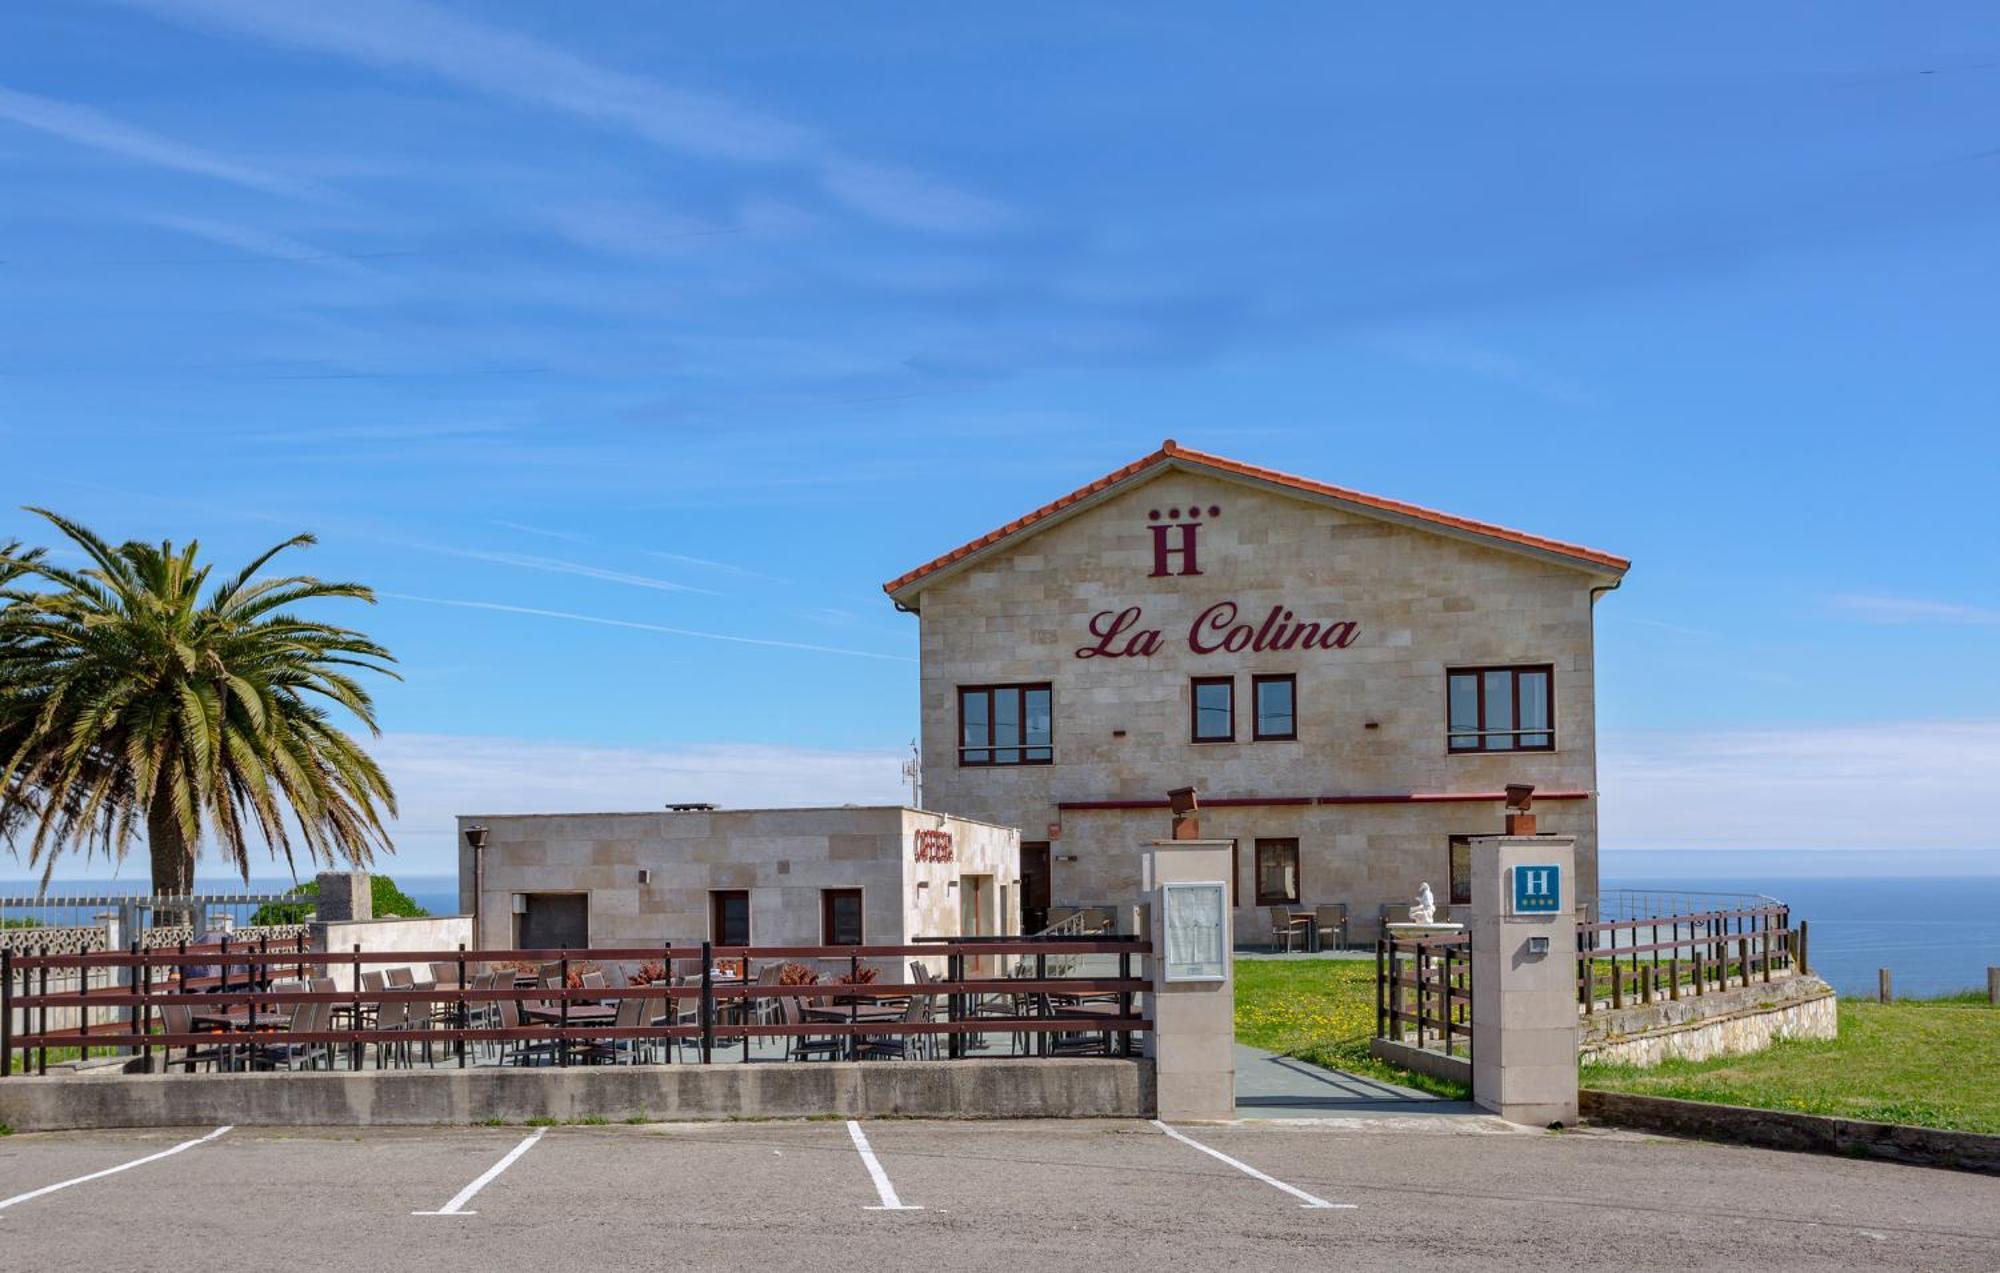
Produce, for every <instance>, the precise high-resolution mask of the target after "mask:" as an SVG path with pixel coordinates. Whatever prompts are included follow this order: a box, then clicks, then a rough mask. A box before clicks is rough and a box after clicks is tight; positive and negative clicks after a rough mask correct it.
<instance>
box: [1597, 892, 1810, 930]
mask: <svg viewBox="0 0 2000 1273" xmlns="http://www.w3.org/2000/svg"><path fill="white" fill-rule="evenodd" d="M1783 905H1784V903H1783V902H1781V901H1779V900H1778V899H1777V898H1775V897H1771V896H1770V895H1768V894H1765V893H1729V892H1718V891H1716V890H1714V889H1675V888H1607V889H1600V890H1598V894H1597V905H1596V906H1595V908H1594V910H1593V914H1592V916H1591V918H1592V919H1595V920H1600V921H1605V922H1609V921H1613V920H1642V919H1643V920H1650V919H1653V918H1655V917H1657V916H1662V915H1707V914H1710V913H1712V912H1715V911H1742V910H1754V909H1756V908H1757V907H1760V906H1783Z"/></svg>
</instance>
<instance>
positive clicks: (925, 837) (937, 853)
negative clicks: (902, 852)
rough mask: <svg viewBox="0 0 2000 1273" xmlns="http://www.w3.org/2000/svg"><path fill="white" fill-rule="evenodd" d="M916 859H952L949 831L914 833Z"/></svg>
mask: <svg viewBox="0 0 2000 1273" xmlns="http://www.w3.org/2000/svg"><path fill="white" fill-rule="evenodd" d="M916 837H917V841H916V850H917V861H919V862H949V861H951V859H952V852H951V832H949V831H919V832H917V833H916Z"/></svg>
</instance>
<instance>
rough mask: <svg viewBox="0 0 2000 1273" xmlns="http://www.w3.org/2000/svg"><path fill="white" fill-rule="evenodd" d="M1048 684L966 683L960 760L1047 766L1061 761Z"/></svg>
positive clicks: (960, 719) (961, 698)
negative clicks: (1057, 754)
mask: <svg viewBox="0 0 2000 1273" xmlns="http://www.w3.org/2000/svg"><path fill="white" fill-rule="evenodd" d="M1054 729H1055V722H1054V720H1053V718H1052V717H1051V714H1050V690H1049V687H1048V686H1046V685H961V686H959V688H958V763H959V764H961V765H1046V764H1049V763H1051V762H1053V761H1054V760H1055V733H1054Z"/></svg>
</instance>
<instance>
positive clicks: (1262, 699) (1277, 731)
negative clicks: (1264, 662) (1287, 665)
mask: <svg viewBox="0 0 2000 1273" xmlns="http://www.w3.org/2000/svg"><path fill="white" fill-rule="evenodd" d="M1298 736H1299V718H1298V678H1297V677H1295V676H1293V675H1292V674H1291V673H1289V672H1286V673H1284V674H1282V675H1279V674H1273V675H1270V676H1253V677H1251V678H1250V737H1251V738H1253V739H1255V740H1256V741H1258V742H1286V741H1289V740H1291V739H1294V738H1297V737H1298Z"/></svg>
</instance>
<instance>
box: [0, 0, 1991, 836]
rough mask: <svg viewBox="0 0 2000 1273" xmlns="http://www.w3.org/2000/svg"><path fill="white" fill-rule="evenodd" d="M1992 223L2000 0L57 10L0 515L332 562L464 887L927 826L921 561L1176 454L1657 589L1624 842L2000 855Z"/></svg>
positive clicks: (31, 200) (22, 24) (0, 28)
mask: <svg viewBox="0 0 2000 1273" xmlns="http://www.w3.org/2000/svg"><path fill="white" fill-rule="evenodd" d="M1996 214H2000V17H1996V16H1995V15H1994V14H1993V13H1992V11H1991V10H1990V8H1987V7H1984V6H1972V5H1967V6H1957V7H1953V6H1942V5H1940V6H1925V7H1924V8H1923V9H1921V10H1920V11H1913V10H1911V9H1909V8H1907V7H1904V6H1886V5H1885V6H1872V7H1871V6H1859V5H1848V6H1837V7H1833V6H1802V7H1798V8H1795V9H1786V8H1783V7H1779V6H1770V7H1760V8H1758V9H1757V10H1756V11H1755V12H1754V13H1753V12H1750V11H1746V10H1744V9H1742V7H1741V6H1723V5H1717V6H1689V5H1683V6H1676V7H1675V8H1674V9H1673V10H1672V11H1671V12H1668V11H1664V10H1663V11H1659V12H1658V13H1656V14H1654V15H1651V16H1643V15H1635V14H1632V13H1630V12H1619V13H1615V14H1614V13H1611V12H1608V11H1596V12H1585V11H1582V10H1578V9H1559V8H1555V7H1533V6H1530V7H1527V8H1525V9H1523V8H1510V9H1509V10H1508V11H1507V12H1506V13H1505V14H1504V15H1497V14H1494V13H1492V12H1490V11H1488V10H1485V9H1483V8H1481V7H1475V6H1464V7H1461V8H1458V9H1455V10H1454V9H1450V8H1445V9H1437V8H1433V9H1429V10H1426V11H1425V12H1424V13H1422V14H1416V13H1414V12H1387V11H1384V12H1370V11H1361V10H1359V9H1354V10H1350V11H1346V12H1342V11H1339V10H1336V9H1335V8H1334V7H1332V6H1324V5H1296V6H1292V5H1282V6H1281V5H1267V6H1253V7H1251V8H1249V9H1247V10H1246V9H1239V10H1231V11H1230V12H1229V13H1227V14H1225V13H1224V12H1223V11H1222V10H1219V9H1215V8H1214V7H1212V6H1183V5H1161V4H1147V5H1130V6H1112V5H1075V4H1065V5H1059V6H1058V5H1033V4H1028V5H1014V6H1009V7H1008V8H1007V9H1006V10H1005V11H1004V13H1003V12H1002V11H999V10H989V11H985V12H978V11H974V10H970V9H965V8H963V7H960V6H936V5H916V4H908V5H891V4H881V5H872V6H864V7H862V8H859V9H856V8H853V7H849V6H838V7H836V6H822V5H804V4H799V5H776V6H767V7H764V8H761V9H758V10H756V11H754V13H753V12H752V11H750V10H745V9H742V8H741V7H737V6H721V5H705V6H696V5H676V6H661V5H656V4H621V3H596V4H591V5H566V6H546V5H529V4H500V3H486V4H479V5H470V4H419V3H401V2H392V0H364V2H358V3H343V4H339V5H311V6H308V5H273V4H268V3H264V2H262V0H185V2H175V0H136V2H133V3H98V2H95V0H91V2H69V0H64V2H61V3H55V2H51V3H26V4H16V5H10V6H7V7H6V8H5V9H4V10H0V232H4V239H0V505H3V506H4V510H5V511H0V536H8V535H19V536H23V537H27V538H31V539H39V538H41V537H42V536H41V532H40V530H39V529H38V527H37V526H36V524H35V523H34V522H33V521H32V520H31V519H30V518H29V517H28V516H27V515H25V514H22V513H20V512H18V511H15V510H16V508H17V506H18V505H21V504H26V503H41V504H49V505H52V506H55V507H57V508H59V509H61V510H63V511H65V512H67V513H70V514H71V515H74V516H78V517H80V518H82V519H84V520H86V521H87V522H89V523H91V524H92V525H94V526H95V527H97V528H98V529H99V530H100V531H102V532H104V533H106V534H109V535H113V536H119V537H125V536H143V537H163V536H170V535H171V536H174V537H177V538H185V537H187V536H190V535H198V536H199V537H200V538H201V539H202V541H203V543H204V545H206V546H207V547H208V548H210V549H211V550H212V551H213V552H214V553H215V554H216V555H217V556H218V557H221V558H224V559H230V558H237V557H240V556H242V555H244V554H246V553H249V552H251V551H253V550H255V549H256V548H259V547H261V546H263V545H264V544H266V543H268V542H270V541H272V540H274V539H277V538H279V537H282V536H283V535H286V534H289V533H291V532H293V531H295V530H298V529H302V528H310V529H313V530H315V531H317V532H318V533H319V534H320V535H321V537H322V539H323V541H324V542H323V544H322V546H321V547H319V548H317V549H315V550H313V552H312V554H311V556H310V558H309V561H310V566H311V568H312V569H314V570H315V571H317V572H319V573H322V574H328V575H338V576H350V577H356V578H360V579H363V580H365V581H367V582H369V583H371V584H373V585H374V586H376V587H377V588H378V589H380V590H381V591H382V593H383V600H382V603H381V605H380V607H379V609H378V611H377V612H375V613H374V614H372V615H369V616H367V618H366V620H365V621H366V623H367V624H368V626H370V627H371V628H372V629H373V630H374V631H376V632H377V633H378V634H379V635H380V636H381V637H382V638H383V639H384V640H385V641H386V642H387V643H388V644H390V646H391V647H392V648H393V649H395V650H396V652H397V653H398V654H399V655H400V657H401V658H402V660H403V663H404V671H405V673H406V675H407V678H408V679H407V681H406V682H405V683H403V684H401V685H398V686H393V687H385V688H384V689H383V691H382V693H381V700H382V705H383V715H384V723H385V725H386V727H387V729H388V731H389V736H388V738H386V739H385V740H384V743H383V748H384V755H385V756H386V757H387V758H388V759H389V761H390V762H391V764H392V772H393V774H394V776H395V777H396V778H397V781H398V783H399V786H400V787H401V789H402V791H403V793H404V796H405V802H406V813H407V817H406V819H405V825H404V829H403V832H402V834H401V836H400V838H401V840H402V841H403V843H404V845H405V847H406V854H407V858H408V860H409V862H410V864H411V865H410V868H409V869H419V868H430V869H436V868H437V867H438V866H439V865H440V864H441V863H442V862H443V861H444V859H443V857H442V856H441V854H442V852H443V848H444V845H445V844H446V842H447V841H448V837H449V828H448V824H447V823H445V821H444V820H445V819H446V818H448V816H449V814H450V813H452V812H454V811H457V810H460V809H467V808H487V809H493V808H498V807H512V808H555V807H601V806H606V805H622V806H627V807H645V806H650V805H653V804H656V803H658V802H659V801H661V800H664V799H667V798H670V797H711V798H721V799H724V800H725V801H727V802H729V803H735V804H742V803H749V802H751V801H753V800H756V801H762V800H773V801H789V800H822V799H836V800H838V799H872V798H892V797H894V795H895V794H896V792H897V790H898V789H899V780H898V779H897V776H896V772H895V764H896V762H897V760H898V759H899V758H900V757H899V754H898V753H899V752H900V750H901V749H902V748H903V747H905V746H906V745H907V742H908V740H909V738H910V735H911V733H912V731H913V730H914V727H915V725H914V722H915V696H916V678H915V663H914V654H915V627H914V623H913V622H912V621H910V620H909V619H907V618H906V617H905V616H900V615H897V614H895V613H894V612H893V611H892V610H891V608H890V607H889V605H888V603H887V602H886V601H885V600H884V599H883V598H882V596H881V594H880V593H879V591H878V587H879V584H880V582H881V581H882V580H883V579H885V578H888V577H890V576H892V575H894V574H897V573H899V572H901V571H902V570H904V569H906V568H908V567H909V566H911V565H914V564H916V563H917V562H920V561H922V560H925V559H927V558H928V557H930V556H932V555H933V554H934V553H936V552H938V551H941V550H943V549H945V548H949V547H951V546H953V545H955V544H957V543H959V542H961V541H963V540H965V539H967V538H970V537H972V536H974V535H977V534H979V533H982V532H984V531H985V530H987V529H989V528H991V527H992V526H994V525H997V524H999V523H1001V522H1004V521H1006V520H1008V519H1010V518H1012V517H1013V516H1016V515H1018V514H1019V513H1020V512H1022V511H1024V510H1025V509H1027V508H1030V507H1033V506H1035V505H1037V504H1039V503H1041V502H1042V501H1044V500H1046V499H1048V498H1050V497H1052V496H1054V495H1057V494H1060V493H1062V492H1064V491H1067V490H1069V489H1071V488H1073V487H1074V486H1077V485H1079V484H1081V483H1083V482H1085V481H1088V480H1090V479H1092V478H1094V477H1096V476H1098V475H1100V474H1101V473H1103V472H1105V471H1107V470H1109V469H1111V468H1114V467H1116V466H1118V465H1120V464H1122V463H1124V462H1126V461H1128V460H1130V459H1132V458H1135V457H1136V456H1138V455H1141V454H1143V453H1145V452H1146V451H1148V450H1150V449H1152V448H1153V447H1155V446H1157V445H1158V443H1159V441H1160V439H1161V438H1162V437H1166V436H1173V437H1176V438H1178V439H1179V440H1181V441H1182V442H1184V443H1187V444H1189V445H1191V446H1197V447H1201V448H1204V449H1208V450H1214V451H1219V452H1222V453H1224V454H1229V455H1234V456H1238V457H1241V458H1244V459H1247V460H1252V461H1255V462H1258V463H1263V464H1269V465H1272V466H1275V467H1280V468H1286V469H1290V470H1293V471H1296V472H1301V473H1305V474H1309V475H1312V476H1316V477H1320V478H1324V479H1326V480H1330V481H1335V482H1340V483H1343V484H1347V485H1351V486H1356V487H1359V488H1361V489H1364V490H1370V491H1376V492H1379V493H1382V494H1386V495H1391V496H1395V497H1398V498H1404V499H1410V500H1415V501H1418V502H1421V503H1426V504H1430V505H1434V506H1438V507H1442V508H1446V509H1450V510H1452V511H1454V512H1459V513H1464V514H1468V515H1472V516H1477V517H1484V518H1487V519H1491V520H1494V521H1498V522H1501V523H1503V524H1508V525H1516V526H1520V527H1523V528H1525V529H1529V530H1534V531H1538V532H1542V533H1546V534H1552V535H1555V536H1558V537H1562V538H1568V539H1573V540H1577V541H1581V542H1584V543H1588V544H1592V545H1596V546H1601V547H1605V548H1608V549H1611V550H1614V551H1617V552H1620V553H1623V554H1626V555H1629V556H1631V557H1632V558H1633V559H1634V560H1635V562H1636V565H1635V568H1634V570H1633V572H1632V574H1631V576H1630V578H1629V580H1628V581H1627V584H1626V586H1625V588H1624V589H1623V590H1622V591H1620V592H1619V593H1618V594H1616V595H1615V596H1613V597H1611V598H1609V599H1608V600H1607V601H1606V602H1605V603H1604V604H1603V606H1602V607H1601V608H1600V611H1599V631H1600V641H1601V650H1600V659H1601V666H1600V674H1599V684H1600V699H1599V703H1600V726H1601V729H1602V732H1603V737H1604V754H1605V762H1604V763H1605V774H1604V782H1603V785H1604V787H1605V805H1604V818H1605V839H1606V844H1607V846H1608V847H1610V848H1613V849H1617V848H1625V849H1670V850H1675V851H1698V850H1702V849H1720V848H1734V847H1743V846H1750V847H1758V848H1767V849H1782V850H1806V849H1812V850H1817V849H1850V850H1872V851H1879V852H1885V853H1886V852H1901V851H1904V850H1921V851H1924V852H1931V851H1943V852H1947V853H1955V854H1957V855H1958V857H1957V858H1956V859H1954V860H1955V861H1960V862H1962V863H1963V862H1972V863H1975V864H1977V863H1984V862H1986V861H1987V859H1986V858H1984V857H1982V856H1979V855H1980V854H1981V853H1982V852H1983V851H1984V850H1987V849H1990V848H1992V847H1994V843H1995V839H1994V835H1993V832H1992V830H1991V827H1990V822H1989V819H1990V808H1988V807H1986V806H1987V805H1990V796H1991V793H1992V792H1993V790H1994V789H1995V788H1996V787H2000V778H1996V774H2000V659H1996V658H1995V657H1994V655H1995V652H1996V638H2000V567H1996V564H1995V552H1994V547H1993V546H1994V544H1995V542H1996V538H2000V512H1996V508H2000V499H1996V497H1995V493H1994V492H1995V486H1996V478H2000V441H1996V438H1995V434H1994V430H1993V421H1994V420H1995V418H1996V407H2000V379H1996V375H1995V370H1994V357H1993V349H1994V347H1995V331H1996V324H1995V318H1996V311H2000V287H1997V286H1996V283H1997V282H2000V236H1996V235H1995V234H1994V232H1993V228H1992V227H1993V225H1994V224H1995V217H1996ZM302 564H303V563H302ZM667 629H671V631H669V630H667ZM688 633H704V634H709V635H706V636H702V635H687V634H688ZM723 638H729V639H723ZM1982 792H1983V793H1984V795H1985V797H1986V798H1985V799H1981V798H1980V797H1981V794H1982Z"/></svg>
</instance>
